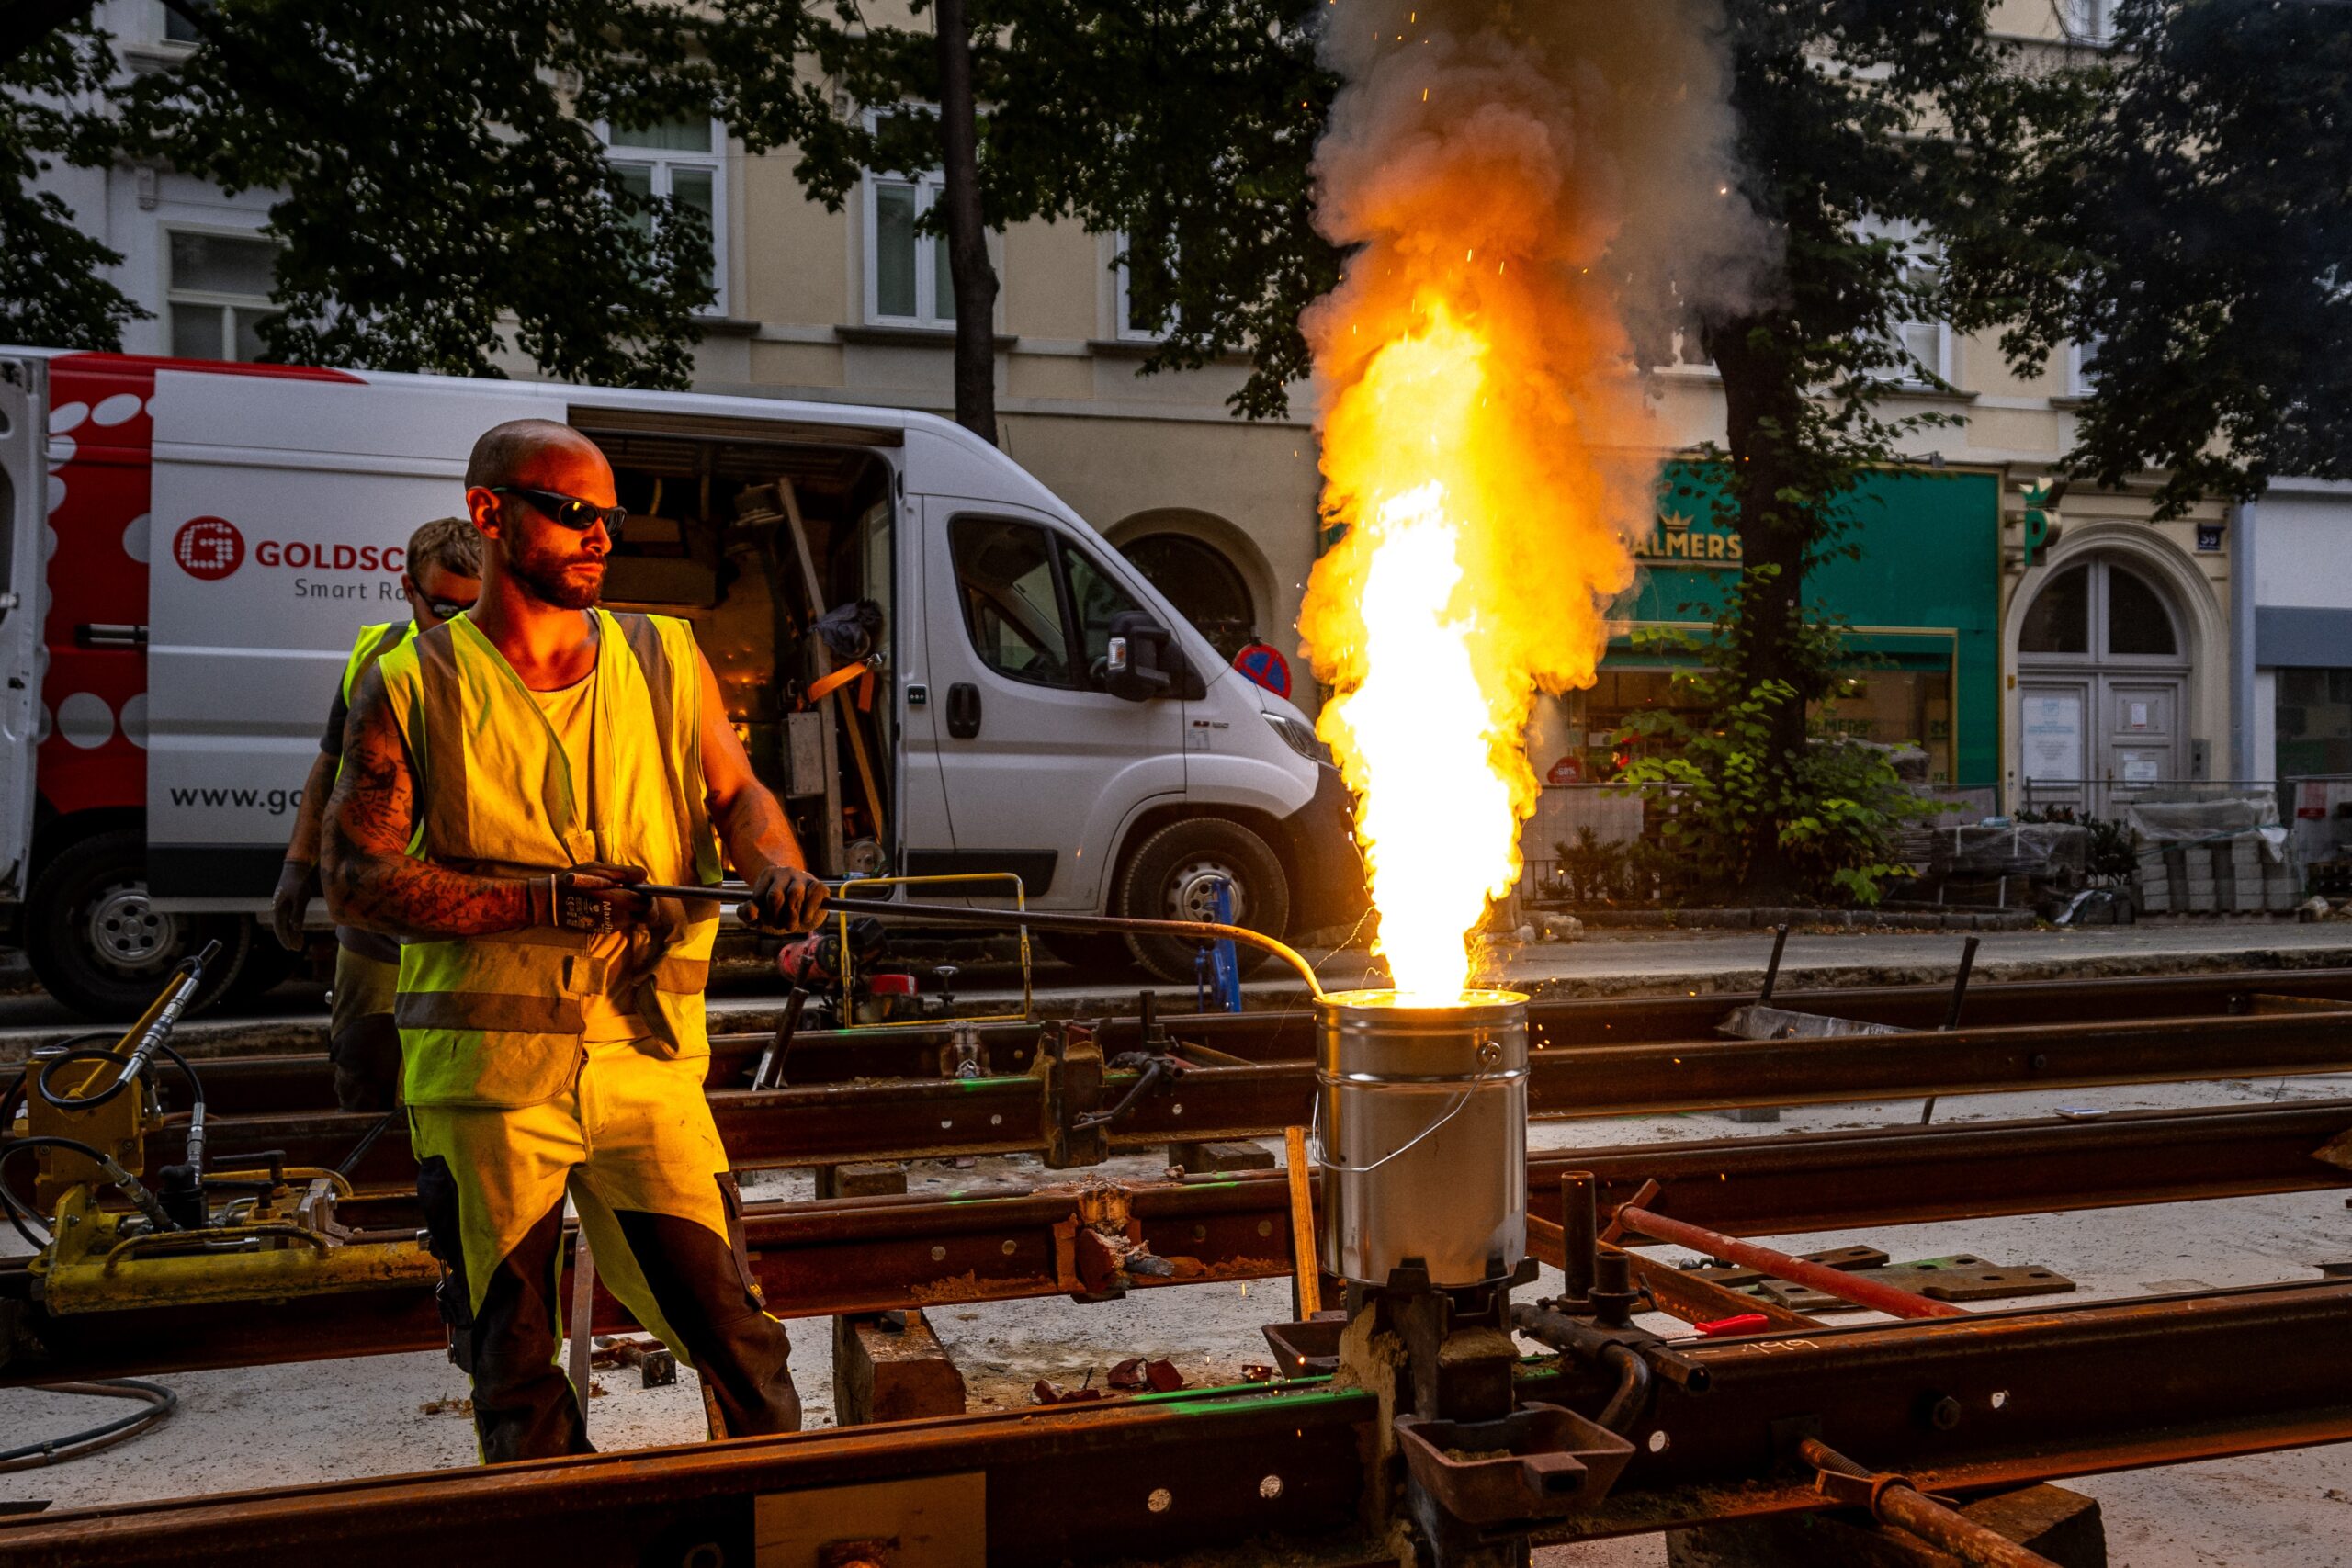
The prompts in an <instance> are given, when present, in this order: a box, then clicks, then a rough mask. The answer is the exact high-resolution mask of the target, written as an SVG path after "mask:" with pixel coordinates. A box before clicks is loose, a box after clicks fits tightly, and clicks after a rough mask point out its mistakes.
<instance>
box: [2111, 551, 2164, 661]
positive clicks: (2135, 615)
mask: <svg viewBox="0 0 2352 1568" xmlns="http://www.w3.org/2000/svg"><path fill="white" fill-rule="evenodd" d="M2107 651H2108V652H2109V653H2125V654H2140V655H2146V656H2155V657H2166V658H2168V657H2171V656H2174V655H2177V653H2179V651H2180V645H2179V643H2178V641H2177V639H2176V638H2175V637H2174V636H2173V630H2172V614H2171V612H2170V611H2168V610H2166V609H2165V602H2164V601H2163V600H2162V599H2160V598H2158V597H2157V595H2156V591H2155V590H2154V589H2153V588H2151V587H2149V586H2148V584H2147V583H2146V582H2145V581H2143V580H2142V579H2141V578H2138V577H2135V576H2133V575H2132V574H2131V573H2130V572H2128V571H2125V570H2123V569H2122V568H2121V567H2114V566H2110V567H2109V568H2108V569H2107Z"/></svg>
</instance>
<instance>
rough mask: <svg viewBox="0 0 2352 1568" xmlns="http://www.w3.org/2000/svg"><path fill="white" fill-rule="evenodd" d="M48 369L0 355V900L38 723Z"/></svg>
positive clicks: (9, 876)
mask: <svg viewBox="0 0 2352 1568" xmlns="http://www.w3.org/2000/svg"><path fill="white" fill-rule="evenodd" d="M48 391H49V367H48V366H46V365H44V364H42V363H41V362H40V360H38V359H0V898H9V899H14V898H21V897H24V894H25V872H26V865H27V862H28V860H29V858H30V854H31V849H32V838H33V753H34V752H35V751H36V750H39V749H40V748H39V746H38V744H37V742H38V740H39V739H40V736H39V731H40V660H41V624H40V622H41V572H42V569H43V567H44V565H45V564H46V562H47V558H48V552H47V551H46V550H44V549H43V548H42V546H41V539H42V536H43V534H45V533H46V532H47V530H48V514H49V475H48V469H47V466H46V464H45V462H44V461H43V458H44V456H45V454H46V452H47V448H48V444H49V433H48V431H47V429H46V427H45V424H44V422H45V420H46V419H47V413H46V412H45V411H46V410H47V409H48V407H49V396H48Z"/></svg>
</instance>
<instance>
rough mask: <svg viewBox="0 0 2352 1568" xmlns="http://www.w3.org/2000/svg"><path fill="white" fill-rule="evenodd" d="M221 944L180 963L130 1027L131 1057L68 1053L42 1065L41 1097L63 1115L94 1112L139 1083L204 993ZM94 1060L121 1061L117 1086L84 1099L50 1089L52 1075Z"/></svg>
mask: <svg viewBox="0 0 2352 1568" xmlns="http://www.w3.org/2000/svg"><path fill="white" fill-rule="evenodd" d="M218 956H220V942H206V943H205V944H204V949H203V951H202V952H200V953H195V954H193V955H192V956H190V957H187V958H183V959H181V960H180V962H179V966H178V968H177V969H176V970H175V972H174V974H173V977H172V979H171V981H170V982H169V983H168V984H167V985H165V987H164V994H163V995H161V996H159V997H157V998H155V999H154V1000H153V1002H151V1003H149V1004H148V1007H147V1010H146V1012H145V1013H143V1014H141V1017H140V1021H139V1022H137V1023H135V1024H133V1025H131V1030H132V1031H133V1032H136V1033H137V1034H138V1036H139V1041H138V1043H137V1044H135V1045H133V1046H132V1047H131V1048H130V1055H128V1056H118V1055H116V1052H119V1050H121V1046H120V1045H119V1044H118V1045H116V1046H115V1048H114V1050H110V1051H97V1050H89V1051H68V1052H67V1053H65V1055H62V1056H58V1057H55V1058H53V1059H52V1060H51V1061H49V1062H47V1063H45V1064H43V1066H42V1067H41V1071H40V1077H38V1078H36V1079H35V1080H34V1085H33V1087H34V1088H36V1089H39V1090H40V1097H41V1098H42V1099H43V1100H47V1101H49V1103H50V1104H51V1105H53V1106H55V1107H56V1108H57V1109H58V1110H60V1111H95V1110H96V1109H97V1108H98V1107H99V1106H101V1105H104V1104H106V1103H107V1101H108V1100H112V1099H113V1098H114V1097H115V1096H116V1095H119V1094H120V1093H121V1092H122V1091H123V1090H124V1089H129V1088H130V1086H131V1085H132V1084H133V1083H136V1082H137V1081H138V1080H139V1075H140V1074H141V1073H143V1072H145V1071H146V1070H147V1064H148V1063H149V1062H150V1061H152V1060H153V1058H154V1055H155V1053H156V1052H157V1051H159V1050H167V1049H169V1047H168V1046H167V1045H166V1044H165V1043H164V1042H165V1041H166V1040H167V1039H168V1038H169V1036H170V1034H171V1032H172V1031H173V1030H174V1029H175V1028H177V1027H178V1025H179V1021H180V1014H182V1013H183V1012H186V1011H187V1006H188V1003H189V1002H191V1001H193V1000H195V998H196V993H197V992H198V991H199V990H201V989H203V987H204V971H205V969H206V968H207V967H208V966H209V964H211V962H212V961H213V959H215V958H217V957H218ZM123 1038H124V1039H126V1040H128V1039H130V1034H129V1033H126V1034H125V1035H124V1036H123ZM93 1058H103V1059H105V1060H107V1061H119V1062H120V1063H121V1064H122V1070H121V1071H120V1072H119V1073H117V1074H116V1075H115V1078H114V1082H112V1083H110V1084H108V1085H107V1087H106V1088H104V1089H99V1090H98V1091H96V1093H94V1094H85V1095H62V1094H59V1093H58V1092H57V1091H56V1090H54V1089H51V1088H50V1087H49V1075H50V1074H51V1073H52V1072H54V1071H56V1070H57V1069H58V1068H59V1067H62V1066H65V1064H66V1063H68V1062H73V1061H88V1060H91V1059H93Z"/></svg>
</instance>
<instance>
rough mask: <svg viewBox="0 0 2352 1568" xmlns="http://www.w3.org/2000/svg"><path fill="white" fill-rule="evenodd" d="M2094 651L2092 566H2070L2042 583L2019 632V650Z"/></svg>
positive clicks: (2028, 651)
mask: <svg viewBox="0 0 2352 1568" xmlns="http://www.w3.org/2000/svg"><path fill="white" fill-rule="evenodd" d="M2090 650H2091V569H2090V568H2089V567H2087V566H2075V567H2069V568H2067V569H2066V570H2064V571H2062V572H2060V573H2059V574H2058V575H2057V576H2055V577H2053V578H2052V579H2051V580H2050V581H2048V582H2045V583H2043V584H2042V586H2041V592H2040V593H2038V594H2036V595H2035V596H2034V601H2033V604H2032V605H2031V606H2030V608H2028V609H2027V611H2026V613H2025V626H2023V628H2022V629H2020V631H2019V632H2018V651H2019V652H2020V653H2088V652H2089V651H2090Z"/></svg>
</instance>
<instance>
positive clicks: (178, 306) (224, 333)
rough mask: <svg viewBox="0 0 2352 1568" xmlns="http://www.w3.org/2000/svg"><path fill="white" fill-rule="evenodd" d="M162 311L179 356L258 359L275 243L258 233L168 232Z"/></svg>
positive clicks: (271, 314)
mask: <svg viewBox="0 0 2352 1568" xmlns="http://www.w3.org/2000/svg"><path fill="white" fill-rule="evenodd" d="M168 252H169V260H170V266H171V275H170V278H169V281H168V283H167V285H166V289H165V294H164V299H165V310H167V311H168V313H169V315H170V318H171V320H170V323H169V325H170V330H171V340H172V353H173V355H175V357H177V358H181V359H236V360H254V359H259V358H260V357H261V356H262V355H263V354H264V353H265V352H266V350H267V348H268V346H269V345H268V344H266V343H264V342H263V341H262V335H261V327H262V323H263V322H264V321H270V320H272V319H274V318H275V317H277V315H278V314H279V312H278V310H277V308H276V307H275V306H273V305H272V304H271V303H270V299H269V295H270V290H271V289H272V288H275V287H276V286H277V243H276V242H275V241H272V240H268V239H265V238H263V237H262V236H261V235H258V234H208V233H202V232H198V231H191V230H186V229H178V230H174V231H172V232H171V235H170V240H169V245H168Z"/></svg>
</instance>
